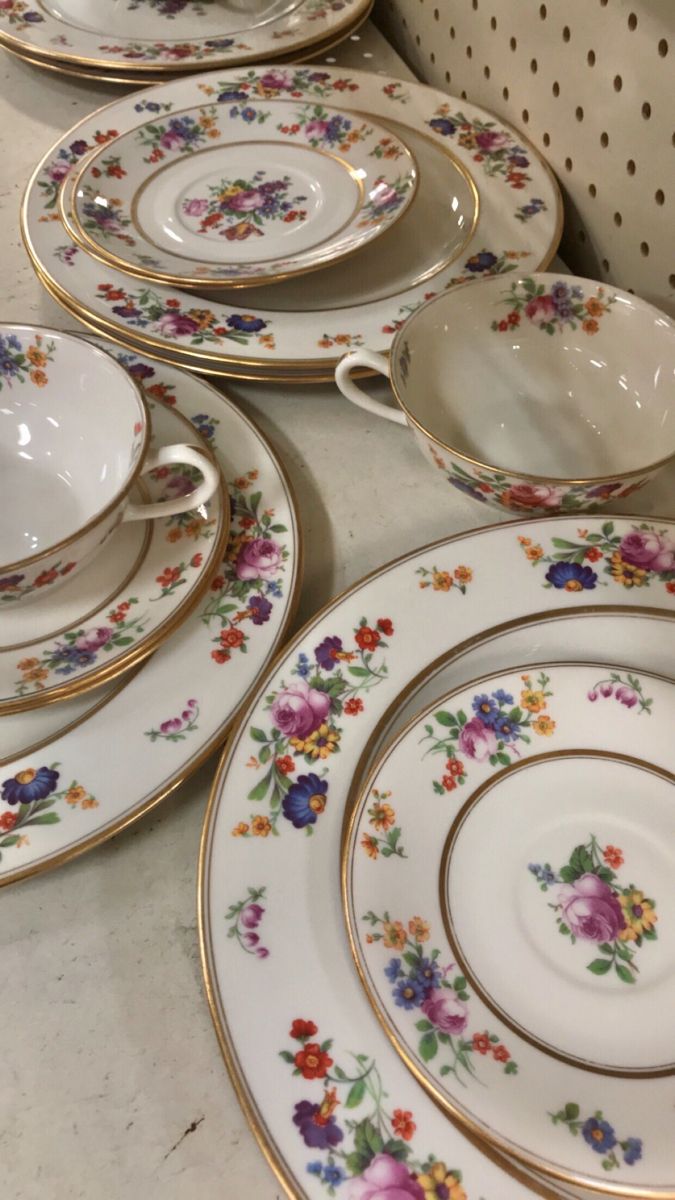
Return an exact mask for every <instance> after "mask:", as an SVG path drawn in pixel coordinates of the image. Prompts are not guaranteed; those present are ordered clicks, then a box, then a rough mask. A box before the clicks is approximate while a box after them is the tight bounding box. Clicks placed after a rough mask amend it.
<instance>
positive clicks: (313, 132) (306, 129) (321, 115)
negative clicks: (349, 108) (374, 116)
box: [277, 104, 373, 154]
mask: <svg viewBox="0 0 675 1200" xmlns="http://www.w3.org/2000/svg"><path fill="white" fill-rule="evenodd" d="M277 129H278V130H279V132H280V133H284V134H290V135H291V136H293V135H294V134H299V133H301V134H302V135H303V137H304V139H305V141H306V142H307V143H308V144H309V145H310V146H313V147H314V148H315V149H326V148H329V149H331V150H339V151H340V152H341V153H342V154H347V153H349V151H350V150H351V148H352V146H354V145H355V144H356V143H357V142H362V141H364V140H365V138H367V137H368V136H369V134H371V133H372V132H373V130H372V126H370V125H367V124H366V123H365V122H362V123H361V124H360V125H354V123H353V121H352V119H351V117H348V116H345V115H344V114H343V113H339V112H334V111H332V110H331V109H328V108H324V106H323V105H322V104H303V105H302V107H301V108H299V109H298V111H297V113H296V118H295V121H294V122H293V123H292V124H291V125H285V124H279V125H277Z"/></svg>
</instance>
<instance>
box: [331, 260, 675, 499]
mask: <svg viewBox="0 0 675 1200" xmlns="http://www.w3.org/2000/svg"><path fill="white" fill-rule="evenodd" d="M356 367H369V368H371V369H372V370H374V371H377V372H380V373H381V374H383V375H386V376H388V377H389V379H390V381H391V386H392V388H393V391H394V395H395V397H396V399H397V401H398V404H399V405H400V408H391V407H389V406H388V405H386V404H382V403H380V402H379V401H377V400H374V399H372V398H371V397H369V396H368V395H366V393H365V392H364V391H362V389H361V388H359V387H357V386H356V384H355V383H354V382H353V380H352V379H350V372H351V371H352V370H353V369H354V368H356ZM335 377H336V381H337V385H338V387H339V388H340V391H341V392H342V393H343V395H345V396H346V397H347V399H348V400H352V401H353V402H354V403H355V404H358V405H360V407H361V408H365V409H367V410H368V411H369V412H371V413H376V414H377V415H378V416H382V417H386V418H387V420H390V421H397V422H399V423H400V424H402V425H405V424H408V425H410V427H411V428H412V430H413V433H414V434H415V436H416V438H417V442H418V444H419V446H420V448H421V450H422V452H423V454H424V455H425V457H426V458H427V459H429V460H430V461H431V462H432V463H433V464H434V465H435V466H436V467H437V468H438V469H439V470H441V471H442V472H443V473H444V475H445V476H446V478H447V480H448V482H449V483H450V484H452V486H453V487H455V488H458V489H459V490H460V491H461V492H464V493H466V494H467V495H468V496H472V497H473V498H474V499H475V500H480V501H481V502H483V503H485V502H488V503H490V504H492V505H495V506H496V507H498V508H500V509H501V510H502V511H503V510H504V509H505V508H506V509H509V510H512V511H513V512H515V513H521V512H528V513H532V514H540V515H542V516H545V515H548V514H551V513H557V512H576V511H583V510H587V511H594V510H595V509H596V508H597V507H599V506H600V505H602V504H605V503H606V502H607V501H608V500H610V499H612V500H618V499H623V498H624V497H625V496H628V495H630V493H631V492H634V491H637V489H638V488H641V487H644V485H645V484H646V483H648V482H649V480H650V479H652V478H653V476H654V475H656V473H657V471H659V470H660V469H661V467H663V466H664V465H665V464H666V463H667V462H668V461H669V460H670V459H672V458H673V457H674V456H675V394H674V392H673V383H674V377H675V323H674V322H673V321H671V320H670V318H669V317H667V316H666V315H665V314H664V313H662V312H659V310H658V309H656V308H653V307H652V306H651V305H649V304H647V303H646V302H645V301H643V300H640V299H638V298H637V297H636V296H633V295H631V294H629V293H627V292H622V291H619V289H618V288H614V287H611V286H609V285H602V284H599V283H597V282H596V281H594V280H590V279H578V278H577V277H576V276H559V275H553V274H535V275H531V276H527V277H521V276H514V275H506V276H502V275H500V276H495V277H493V278H491V279H483V280H481V281H479V282H476V283H469V284H461V285H459V286H457V287H455V288H452V289H450V290H448V291H447V292H444V293H442V294H441V295H439V296H436V297H434V298H433V299H432V300H430V301H429V302H428V303H426V304H424V305H422V306H421V307H420V308H419V309H418V310H417V311H416V312H415V313H413V315H412V316H411V317H410V318H409V319H408V320H407V321H406V323H405V325H403V327H402V328H401V329H400V330H399V332H398V333H397V334H396V337H395V338H394V341H393V343H392V347H391V351H390V357H389V361H387V359H386V358H384V357H383V356H382V355H380V354H374V353H372V352H371V351H369V350H354V351H352V352H351V353H350V354H347V355H346V356H345V357H344V358H343V359H342V360H341V361H340V363H339V364H338V367H337V370H336V373H335ZM401 410H402V411H401Z"/></svg>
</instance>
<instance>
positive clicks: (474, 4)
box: [471, 0, 478, 12]
mask: <svg viewBox="0 0 675 1200" xmlns="http://www.w3.org/2000/svg"><path fill="white" fill-rule="evenodd" d="M471 7H472V9H473V11H474V12H475V11H476V9H477V8H478V0H471Z"/></svg>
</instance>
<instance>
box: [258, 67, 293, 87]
mask: <svg viewBox="0 0 675 1200" xmlns="http://www.w3.org/2000/svg"><path fill="white" fill-rule="evenodd" d="M259 82H260V86H261V87H262V88H264V89H265V91H266V92H291V91H293V75H292V74H291V73H290V72H288V71H275V70H271V71H265V74H264V75H261V76H260V81H259Z"/></svg>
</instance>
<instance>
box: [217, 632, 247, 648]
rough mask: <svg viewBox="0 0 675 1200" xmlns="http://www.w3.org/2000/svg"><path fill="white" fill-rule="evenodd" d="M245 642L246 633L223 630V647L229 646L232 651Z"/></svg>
mask: <svg viewBox="0 0 675 1200" xmlns="http://www.w3.org/2000/svg"><path fill="white" fill-rule="evenodd" d="M243 640H244V633H243V631H242V630H241V629H223V632H222V633H221V635H220V644H221V646H227V647H228V649H230V650H236V649H238V647H239V646H241V644H242V642H243Z"/></svg>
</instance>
